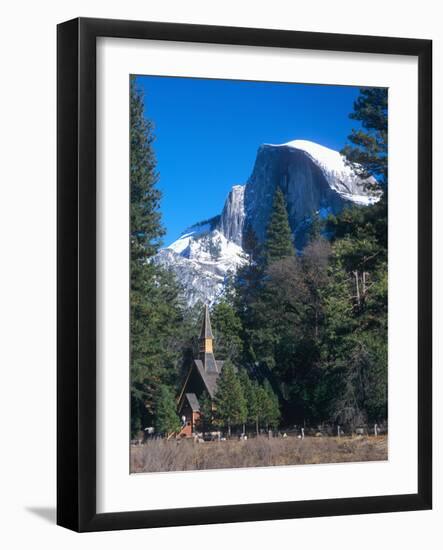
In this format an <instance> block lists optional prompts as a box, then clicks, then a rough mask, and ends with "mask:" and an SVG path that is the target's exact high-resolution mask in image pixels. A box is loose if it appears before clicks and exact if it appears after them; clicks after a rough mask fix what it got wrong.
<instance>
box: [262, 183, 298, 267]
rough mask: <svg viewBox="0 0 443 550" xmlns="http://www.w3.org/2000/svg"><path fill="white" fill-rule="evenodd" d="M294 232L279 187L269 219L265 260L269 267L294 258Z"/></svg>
mask: <svg viewBox="0 0 443 550" xmlns="http://www.w3.org/2000/svg"><path fill="white" fill-rule="evenodd" d="M294 254H295V251H294V245H293V242H292V232H291V228H290V226H289V221H288V211H287V209H286V203H285V197H284V195H283V192H282V190H281V189H280V187H277V189H276V190H275V195H274V203H273V205H272V212H271V217H270V219H269V223H268V227H267V231H266V242H265V258H266V263H267V264H268V265H269V264H271V263H273V262H276V261H278V260H281V259H283V258H287V257H291V256H294Z"/></svg>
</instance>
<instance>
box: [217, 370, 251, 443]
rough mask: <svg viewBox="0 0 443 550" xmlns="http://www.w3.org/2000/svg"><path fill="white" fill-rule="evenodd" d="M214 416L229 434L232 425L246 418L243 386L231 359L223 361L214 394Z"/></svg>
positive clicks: (240, 422) (241, 422)
mask: <svg viewBox="0 0 443 550" xmlns="http://www.w3.org/2000/svg"><path fill="white" fill-rule="evenodd" d="M214 404H215V416H216V418H217V419H218V422H219V424H220V425H221V426H226V427H227V429H228V436H229V437H230V436H231V428H232V426H236V425H239V424H243V423H244V422H246V418H247V414H248V411H247V406H246V399H245V396H244V394H243V388H242V386H241V383H240V380H239V379H238V376H237V374H236V372H235V368H234V365H233V364H232V363H231V361H229V360H228V361H225V363H224V365H223V370H222V372H221V375H220V377H219V380H218V383H217V392H216V394H215V400H214Z"/></svg>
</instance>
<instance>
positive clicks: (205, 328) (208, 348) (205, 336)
mask: <svg viewBox="0 0 443 550" xmlns="http://www.w3.org/2000/svg"><path fill="white" fill-rule="evenodd" d="M213 340H214V336H213V335H212V328H211V319H210V318H209V308H208V305H207V304H205V310H204V313H203V324H202V329H201V332H200V339H199V343H200V346H199V351H200V353H212V351H213V349H212V341H213Z"/></svg>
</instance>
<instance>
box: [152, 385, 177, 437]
mask: <svg viewBox="0 0 443 550" xmlns="http://www.w3.org/2000/svg"><path fill="white" fill-rule="evenodd" d="M180 428H181V424H180V419H179V418H178V415H177V404H176V402H175V399H174V394H173V393H172V391H171V389H170V388H168V387H167V386H165V385H161V386H160V388H159V391H158V396H157V402H156V416H155V431H156V432H158V433H162V434H165V435H169V434H171V433H174V432H178V431H179V430H180Z"/></svg>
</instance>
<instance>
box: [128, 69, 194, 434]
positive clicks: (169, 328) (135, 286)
mask: <svg viewBox="0 0 443 550" xmlns="http://www.w3.org/2000/svg"><path fill="white" fill-rule="evenodd" d="M143 111H144V103H143V97H142V95H141V93H140V92H139V91H138V90H137V88H136V83H135V79H134V78H131V110H130V114H131V121H130V122H131V127H130V135H131V174H130V183H131V234H130V245H131V263H130V266H131V274H130V276H131V293H130V308H131V317H130V322H131V431H132V433H135V432H136V431H138V430H140V429H143V428H144V427H146V426H148V425H151V424H152V423H153V422H154V420H155V414H156V412H155V409H156V407H155V404H156V402H157V399H158V395H159V391H160V387H161V386H162V385H164V384H166V385H168V386H170V387H171V388H173V390H172V391H175V387H174V386H175V384H176V383H177V378H178V377H177V369H178V365H179V362H180V359H181V356H182V352H181V349H180V345H181V344H182V343H183V341H184V337H183V332H182V331H183V314H182V306H181V302H180V287H179V285H178V284H177V282H176V280H175V278H174V276H173V275H172V274H171V273H169V272H168V271H166V270H164V269H162V268H160V267H159V266H156V265H155V264H153V263H152V262H150V259H151V257H152V256H153V255H154V254H155V253H156V252H157V251H158V247H159V245H160V239H161V237H162V235H163V233H164V230H163V227H162V225H161V219H160V212H159V202H160V192H159V191H158V189H157V188H156V183H157V179H158V175H157V173H156V171H155V165H156V163H155V156H154V151H153V149H152V142H153V134H152V125H151V124H150V122H149V121H147V120H146V118H145V117H144V113H143Z"/></svg>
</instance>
